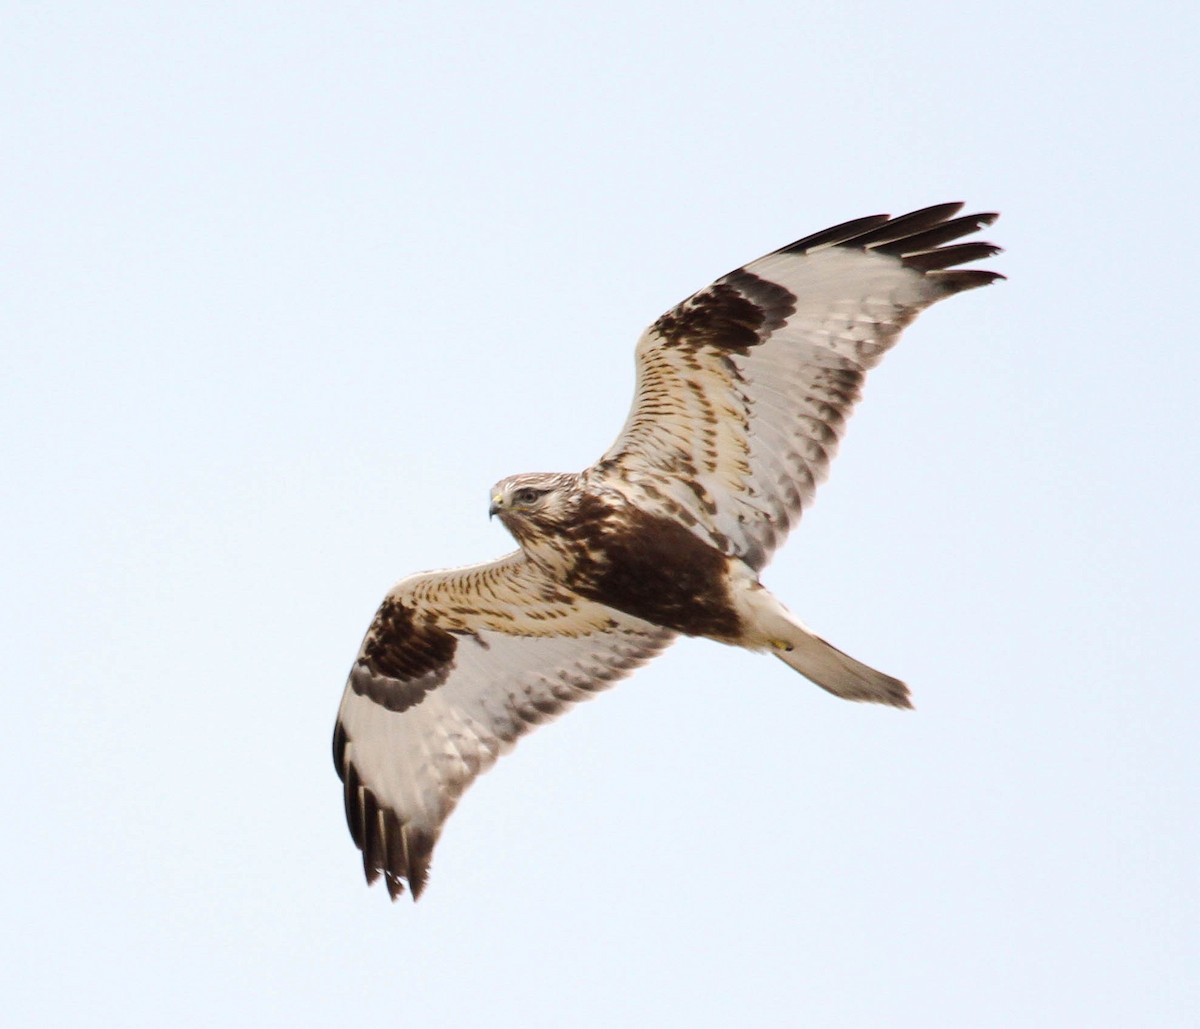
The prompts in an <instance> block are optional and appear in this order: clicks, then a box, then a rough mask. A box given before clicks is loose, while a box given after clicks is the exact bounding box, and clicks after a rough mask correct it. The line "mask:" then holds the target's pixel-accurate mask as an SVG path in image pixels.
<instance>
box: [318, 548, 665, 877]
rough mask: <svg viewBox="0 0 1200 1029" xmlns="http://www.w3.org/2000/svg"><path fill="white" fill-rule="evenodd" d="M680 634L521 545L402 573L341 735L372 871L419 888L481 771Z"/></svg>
mask: <svg viewBox="0 0 1200 1029" xmlns="http://www.w3.org/2000/svg"><path fill="white" fill-rule="evenodd" d="M673 638H674V634H673V633H672V632H670V631H669V630H666V629H661V628H659V627H657V626H654V625H651V624H649V623H648V622H642V621H640V620H638V619H636V618H631V617H629V616H627V615H623V614H621V613H619V612H617V611H613V610H611V609H610V608H607V607H604V606H602V605H600V604H596V603H593V602H591V601H588V600H585V599H583V598H582V597H578V596H575V595H574V594H572V593H569V592H567V591H565V590H563V589H562V588H561V587H559V586H556V585H555V584H554V583H553V582H551V581H550V580H549V579H547V578H546V577H545V576H544V575H543V574H542V573H541V572H540V571H539V570H538V569H537V567H536V566H535V565H533V564H532V563H530V562H529V561H528V560H526V558H525V557H524V556H523V555H522V554H521V553H520V552H518V553H514V554H510V555H508V556H507V557H505V558H501V559H500V560H499V561H495V562H492V563H491V564H485V565H477V566H475V567H471V568H462V569H457V570H454V571H448V572H430V573H427V574H424V575H416V576H413V577H412V578H409V579H405V580H404V581H403V582H401V583H400V584H399V585H397V586H396V587H395V588H394V589H393V590H392V591H391V592H390V593H389V594H388V595H387V597H386V598H385V599H384V601H383V604H382V606H381V607H380V608H379V612H378V614H376V616H375V620H374V622H373V623H372V624H371V628H370V629H369V630H368V632H367V636H366V639H365V640H364V641H363V645H362V649H361V650H360V652H359V655H358V660H357V661H356V662H355V664H354V668H353V669H352V670H351V672H350V680H349V682H348V683H347V685H346V692H345V694H344V695H343V697H342V705H341V708H340V709H339V711H338V720H337V728H336V729H335V730H334V737H333V761H334V765H335V766H336V768H337V771H338V775H340V776H341V778H342V782H343V784H344V786H345V795H346V818H347V821H348V822H349V825H350V834H351V835H352V836H353V837H354V842H355V843H356V844H358V847H359V849H360V850H361V851H362V853H363V868H364V871H365V872H366V876H367V881H368V882H374V881H375V880H376V879H378V878H379V876H380V874H381V873H382V874H383V877H384V879H385V881H386V883H387V888H388V893H390V894H391V896H392V899H395V898H396V897H397V896H399V895H400V894H401V893H402V892H404V883H405V882H406V881H407V883H408V886H409V888H410V889H411V890H412V895H413V898H414V899H416V897H417V896H419V894H420V892H421V890H422V888H423V887H424V885H425V881H426V878H427V875H428V870H429V861H430V856H431V854H432V852H433V847H434V844H435V843H436V842H437V838H438V835H439V834H440V832H441V828H442V823H443V822H445V820H446V818H447V817H448V816H449V814H450V812H451V811H452V810H453V809H454V806H455V804H456V803H457V802H458V798H459V797H460V796H461V795H462V793H463V791H464V790H465V789H466V788H467V786H468V785H470V783H471V781H472V780H473V779H474V778H475V777H476V776H477V775H479V774H480V773H481V772H484V771H486V770H487V769H488V768H489V767H491V765H492V763H493V762H494V761H495V760H496V758H497V757H499V756H500V755H501V754H502V753H504V752H505V751H507V750H508V749H510V748H511V747H512V746H513V744H514V743H515V742H516V740H517V738H518V737H520V736H521V735H522V734H523V733H526V732H528V731H529V730H530V729H532V728H533V727H534V726H535V725H537V724H538V723H539V722H543V721H546V720H547V719H550V718H553V717H554V716H555V715H557V714H559V713H561V712H562V711H563V710H564V709H566V708H567V707H569V706H570V705H571V704H573V703H575V702H576V701H579V700H586V699H587V698H588V697H590V696H591V695H592V694H593V693H595V692H596V691H598V690H601V689H603V688H604V687H606V686H608V685H609V684H610V683H612V682H614V681H616V680H617V679H619V678H621V677H622V676H624V675H626V674H627V673H628V672H630V671H632V670H633V669H634V668H636V667H637V666H638V665H640V664H642V663H643V662H644V661H646V660H648V659H649V658H651V657H653V656H654V655H655V654H657V653H658V652H659V651H661V650H662V649H663V648H664V647H666V646H667V644H668V643H670V642H671V640H672V639H673Z"/></svg>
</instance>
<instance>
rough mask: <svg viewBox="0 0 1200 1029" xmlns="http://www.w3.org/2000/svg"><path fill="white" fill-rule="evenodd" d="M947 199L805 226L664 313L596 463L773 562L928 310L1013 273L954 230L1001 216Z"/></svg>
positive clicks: (601, 476) (610, 476) (727, 545)
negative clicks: (892, 355)
mask: <svg viewBox="0 0 1200 1029" xmlns="http://www.w3.org/2000/svg"><path fill="white" fill-rule="evenodd" d="M961 207H962V205H961V204H941V205H938V206H937V207H929V208H925V209H923V210H920V211H914V212H912V213H911V214H907V215H904V216H902V217H898V218H890V217H888V216H887V215H874V216H871V217H868V218H860V219H858V220H856V221H852V222H846V223H845V224H843V225H838V226H835V227H833V228H831V229H826V230H825V231H824V232H820V233H817V234H815V235H812V236H809V237H806V238H805V239H802V240H799V241H797V242H795V243H793V244H791V245H790V246H787V247H784V248H783V249H782V250H777V251H776V252H775V253H773V254H768V255H767V256H766V257H763V258H760V259H759V260H757V261H754V262H752V263H751V264H748V265H746V266H745V267H744V268H739V269H738V270H737V271H734V272H731V273H730V274H728V275H726V276H724V277H723V278H721V279H718V280H717V281H716V282H715V283H713V284H712V285H711V286H709V287H707V288H706V289H703V290H701V291H700V292H699V293H697V294H695V295H694V296H692V297H690V298H688V299H687V300H685V301H684V302H683V303H681V304H679V305H678V306H677V307H675V308H674V309H673V310H671V311H669V312H667V313H666V314H664V315H663V316H662V317H661V318H659V319H658V321H657V322H655V323H654V325H652V326H651V327H650V328H649V329H648V330H647V331H646V333H645V334H644V335H643V336H642V339H641V341H640V342H639V343H638V347H637V368H638V378H637V389H636V392H635V396H634V403H633V408H632V410H631V411H630V414H629V418H628V420H627V421H626V423H625V427H624V429H623V430H622V432H621V434H620V436H619V437H618V439H617V441H616V443H614V444H613V446H612V448H611V449H610V450H609V451H608V452H607V453H606V454H605V455H604V457H603V458H601V460H600V461H599V462H598V463H597V464H596V465H595V466H594V467H593V468H592V469H591V470H590V472H589V473H588V474H589V477H591V478H592V479H593V480H594V481H595V482H596V483H598V484H605V483H607V484H612V485H615V486H616V487H617V488H619V489H621V490H622V492H624V493H626V494H632V495H634V496H635V497H636V502H637V503H638V504H639V506H642V507H643V508H645V509H648V510H652V511H656V512H658V513H662V514H664V515H667V516H668V517H671V518H674V519H677V520H679V521H682V522H683V523H684V524H686V525H687V526H688V527H689V528H690V529H691V530H692V531H693V532H695V533H696V534H698V535H700V536H702V537H703V538H705V539H707V540H709V541H710V542H712V543H713V544H714V545H715V546H717V547H718V548H720V549H721V550H722V551H724V552H725V553H727V554H731V555H736V556H739V557H741V558H742V559H743V560H745V561H746V562H747V563H749V564H750V565H751V566H753V567H755V568H761V567H762V566H763V565H764V564H765V563H766V561H767V559H768V558H769V557H770V555H771V553H772V551H773V550H774V549H775V547H777V546H778V545H779V544H780V543H781V542H782V541H783V538H784V537H785V536H786V534H787V532H788V530H789V529H790V528H791V526H792V525H793V524H794V523H795V521H796V520H797V519H798V518H799V515H800V513H801V511H802V509H803V508H804V507H805V505H807V504H808V502H809V501H810V500H811V498H812V496H813V493H814V491H815V489H816V486H817V484H818V483H819V482H820V481H821V480H822V479H823V478H824V477H825V475H826V473H827V471H828V467H829V463H830V461H831V459H832V458H833V455H834V452H835V450H836V448H837V445H838V442H839V440H840V439H841V436H842V432H843V429H844V428H845V424H846V420H847V418H848V417H849V416H850V413H851V411H852V410H853V408H854V405H855V403H856V402H857V401H858V399H859V396H860V394H861V390H862V384H863V379H864V377H865V376H866V373H867V372H868V370H870V369H871V368H872V367H874V366H875V365H876V364H877V363H878V362H879V360H880V359H881V358H882V356H883V354H884V353H885V352H886V351H887V350H888V348H890V347H891V346H892V345H893V344H894V343H895V342H896V339H897V337H898V336H899V335H900V332H901V330H902V329H904V327H905V326H906V325H908V323H909V322H911V321H912V320H913V319H914V318H915V317H916V316H917V315H918V314H919V313H920V312H921V311H923V310H924V309H925V308H926V307H929V306H930V305H931V304H933V303H935V302H936V301H938V300H941V299H943V298H944V297H948V296H951V295H953V294H955V293H958V292H961V291H963V290H966V289H972V288H974V287H976V286H983V285H987V284H988V283H990V282H993V281H994V280H996V279H998V278H1002V276H1000V275H998V274H997V273H995V272H989V271H979V270H974V269H963V268H959V267H957V266H958V265H960V264H963V263H966V262H970V261H975V260H978V259H980V258H984V257H989V256H991V255H993V254H995V253H997V252H998V251H999V248H998V247H995V246H992V245H991V244H988V243H980V242H967V243H955V242H954V241H955V240H959V239H961V238H962V237H964V236H967V235H969V234H971V233H972V232H975V231H977V230H978V229H980V228H982V227H983V226H985V225H990V224H991V223H992V222H993V221H994V220H995V218H996V215H994V214H973V215H966V216H963V217H956V215H958V212H959V210H960V208H961Z"/></svg>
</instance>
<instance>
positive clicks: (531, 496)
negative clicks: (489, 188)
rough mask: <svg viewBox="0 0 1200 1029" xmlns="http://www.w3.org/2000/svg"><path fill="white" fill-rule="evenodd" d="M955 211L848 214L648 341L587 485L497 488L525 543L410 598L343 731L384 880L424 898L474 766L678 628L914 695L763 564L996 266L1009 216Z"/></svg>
mask: <svg viewBox="0 0 1200 1029" xmlns="http://www.w3.org/2000/svg"><path fill="white" fill-rule="evenodd" d="M961 206H962V205H961V204H941V205H938V206H936V207H930V208H926V209H924V210H921V211H915V212H913V213H911V214H908V215H904V216H903V217H899V218H889V217H888V216H886V215H873V216H871V217H867V218H860V219H858V220H856V221H853V222H847V223H845V224H843V225H838V226H835V227H833V228H830V229H827V230H825V231H824V232H819V233H817V234H815V235H813V236H809V237H807V238H805V239H802V240H799V241H798V242H796V243H793V244H791V245H790V246H787V247H784V248H783V249H782V250H777V251H775V252H774V253H772V254H768V255H767V256H766V257H762V258H760V259H759V260H757V261H754V262H752V263H750V264H748V265H746V266H745V267H743V268H739V269H737V270H736V271H734V272H731V273H730V274H728V275H726V276H724V277H723V278H721V279H718V280H717V281H716V282H715V283H713V284H712V285H710V286H708V287H706V288H705V289H703V290H701V291H700V292H699V293H696V294H695V295H694V296H692V297H690V298H688V299H687V300H685V301H683V303H681V304H679V305H678V306H676V307H675V308H673V309H672V310H671V311H668V312H667V313H666V314H664V315H663V316H662V317H661V318H659V319H658V321H656V322H655V323H654V324H653V325H652V326H651V327H650V328H649V329H648V330H647V331H646V333H645V334H644V335H643V336H642V338H641V340H640V341H639V343H638V346H637V370H638V379H637V388H636V392H635V396H634V402H633V407H632V409H631V411H630V413H629V417H628V419H627V420H626V423H625V426H624V428H623V429H622V431H621V433H620V435H619V436H618V437H617V441H616V442H615V443H614V444H613V446H612V447H611V448H610V449H609V450H608V452H607V453H606V454H604V456H603V457H601V459H600V460H599V461H598V462H597V463H596V464H595V465H593V466H592V467H591V468H588V469H587V470H585V471H583V472H580V473H578V474H574V473H571V474H530V475H515V476H512V477H510V478H508V479H504V480H502V481H501V482H500V483H498V484H497V485H496V487H494V489H493V491H492V513H493V514H497V515H499V517H500V519H501V521H502V522H503V523H504V524H505V526H506V527H507V528H508V529H509V531H510V532H512V534H513V536H514V537H515V538H516V540H517V542H518V543H519V544H520V549H519V550H517V551H516V552H514V553H512V554H509V555H507V556H506V557H503V558H501V559H500V560H498V561H493V562H491V563H490V564H482V565H476V566H474V567H470V568H461V569H455V570H451V571H441V572H429V573H425V574H422V575H415V576H412V577H410V578H408V579H405V580H403V581H402V582H400V583H399V584H398V585H397V586H395V587H394V588H393V589H392V591H391V592H390V593H389V594H388V596H387V597H386V598H385V600H384V602H383V605H382V606H381V607H380V609H379V612H378V614H377V615H376V617H375V620H374V622H373V623H372V625H371V627H370V629H369V630H368V632H367V636H366V639H365V640H364V641H363V645H362V649H361V650H360V652H359V657H358V660H357V661H356V662H355V665H354V667H353V669H352V670H351V673H350V680H349V683H348V684H347V687H346V692H345V695H344V697H343V700H342V705H341V708H340V710H339V712H338V721H337V728H336V730H335V732H334V747H333V749H334V763H335V765H336V767H337V771H338V774H339V775H340V776H341V778H342V781H343V783H344V786H345V804H346V815H347V819H348V822H349V825H350V832H351V834H352V836H353V837H354V841H355V843H356V844H357V845H358V847H359V849H360V850H361V851H362V853H363V867H364V870H365V872H366V876H367V880H368V882H373V881H374V880H376V879H377V878H378V877H379V876H380V875H381V874H382V876H383V877H384V880H385V882H386V884H387V888H388V892H389V893H390V894H391V896H392V897H393V898H395V897H397V896H398V895H399V894H400V893H402V892H403V890H404V886H405V884H406V883H407V885H408V887H409V888H410V889H411V891H412V894H413V897H414V899H415V898H416V897H417V896H419V894H420V892H421V890H422V889H423V887H424V885H425V883H426V879H427V876H428V869H429V862H430V857H431V855H432V852H433V847H434V844H435V843H436V842H437V838H438V835H439V833H440V832H441V828H442V824H443V823H444V822H445V820H446V818H447V817H448V816H449V814H450V812H451V811H452V810H453V808H454V805H455V804H456V803H457V801H458V798H459V797H460V796H461V795H462V792H463V791H464V790H465V789H466V788H467V786H468V785H469V784H470V782H471V781H472V780H473V779H474V778H475V776H477V775H479V774H480V773H481V772H483V771H485V770H486V769H487V768H489V767H490V766H491V764H492V763H493V762H494V761H495V760H496V758H497V757H498V756H499V755H500V754H501V753H503V752H504V751H506V750H507V749H509V748H510V747H511V746H512V745H513V744H514V743H515V741H516V740H517V738H518V737H519V736H521V735H522V734H523V733H524V732H527V731H528V730H529V729H530V728H532V727H533V726H534V725H536V724H538V723H539V722H542V721H544V720H546V719H548V718H551V717H554V716H555V715H557V714H559V713H560V712H561V711H563V710H564V709H565V708H566V707H568V706H569V705H571V704H573V703H575V702H576V701H578V700H584V699H586V698H587V697H589V696H591V695H592V694H593V693H594V692H596V691H597V690H600V689H603V688H604V687H606V686H608V685H609V684H610V683H611V682H613V681H615V680H616V679H619V678H621V677H622V676H624V675H626V674H628V673H629V672H630V671H632V670H633V669H634V668H636V667H637V666H638V665H640V664H642V663H643V662H645V661H647V660H649V659H650V658H651V657H653V656H654V655H655V654H657V653H659V651H661V650H662V649H663V648H665V647H666V646H667V645H668V644H669V643H670V642H671V641H672V640H673V639H674V638H675V636H676V635H678V634H684V635H692V636H705V637H708V638H710V639H715V640H718V641H720V642H722V643H727V644H731V645H735V646H742V647H746V648H748V649H751V650H761V651H766V652H770V653H773V654H775V656H777V657H779V658H780V659H781V660H783V661H785V662H786V663H787V664H788V665H790V666H791V667H793V668H795V669H796V670H797V671H799V672H801V673H802V674H804V675H806V676H807V677H808V678H810V679H811V680H813V681H814V682H815V683H817V685H819V686H822V687H823V688H824V689H826V690H828V691H830V692H831V693H834V694H836V695H838V696H841V697H845V698H847V699H850V700H866V701H875V702H879V703H884V704H892V705H894V706H897V707H907V706H909V701H908V691H907V689H906V687H905V686H904V684H903V683H901V682H899V681H898V680H896V679H893V678H891V677H890V676H886V675H883V674H882V673H880V672H877V671H875V670H874V669H871V668H868V667H867V666H866V665H863V664H861V663H860V662H858V661H855V660H854V659H853V658H851V657H849V656H848V655H846V654H843V653H842V652H841V651H839V650H837V649H835V648H834V647H832V646H830V645H829V644H828V643H826V642H825V641H823V640H821V639H820V638H819V637H817V636H815V635H813V634H812V633H811V632H810V631H809V630H807V629H806V628H805V627H804V626H803V625H802V623H800V622H799V621H797V620H796V618H795V617H794V616H792V615H791V614H790V613H789V612H788V611H787V610H786V609H785V608H784V607H783V605H782V604H780V603H779V601H777V600H776V599H775V598H774V597H773V596H772V595H771V594H770V593H769V592H768V591H767V590H766V589H764V588H763V587H762V586H761V585H760V584H759V582H758V572H759V571H760V570H761V569H762V568H763V566H764V565H765V564H766V563H767V561H768V560H769V558H770V556H771V554H772V553H773V551H774V550H775V548H776V547H777V546H779V544H781V543H782V542H783V539H784V537H785V536H786V534H787V532H788V530H789V529H790V528H791V527H792V525H793V524H795V522H796V520H797V518H798V517H799V516H800V513H801V512H802V511H803V509H804V507H805V506H806V505H807V504H808V502H809V501H810V500H811V499H812V496H813V492H814V490H815V489H816V486H817V484H818V483H819V482H820V481H821V480H822V479H823V478H824V477H825V475H826V472H827V471H828V467H829V462H830V460H831V459H832V458H833V455H834V452H835V450H836V447H837V444H838V441H839V440H840V438H841V435H842V432H843V429H844V427H845V423H846V419H847V418H848V417H849V415H850V413H851V411H852V409H853V407H854V404H855V403H856V402H857V400H858V398H859V396H860V392H861V389H862V383H863V379H864V377H865V375H866V373H867V371H869V370H870V369H871V368H872V367H874V366H875V364H877V363H878V362H879V360H880V358H881V357H882V356H883V354H884V353H885V352H886V351H887V350H888V349H889V348H890V347H891V346H892V344H894V343H895V341H896V339H897V337H898V336H899V334H900V332H901V330H902V329H903V328H904V327H905V326H906V325H907V324H908V323H909V322H911V321H912V320H913V318H915V317H916V316H917V315H918V314H919V313H920V312H921V311H922V310H924V309H925V308H926V307H928V306H930V305H931V304H933V303H935V302H936V301H938V300H941V299H943V298H944V297H948V296H951V295H953V294H954V293H958V292H961V291H963V290H966V289H972V288H974V287H976V286H983V285H986V284H988V283H990V282H992V281H994V280H995V279H997V278H1000V277H1001V276H999V275H998V274H997V273H995V272H988V271H978V270H972V269H962V268H959V267H958V265H961V264H964V263H968V262H971V261H975V260H978V259H980V258H983V257H989V256H991V255H993V254H995V253H997V252H998V250H999V248H997V247H994V246H992V245H991V244H988V243H980V242H968V243H954V241H955V240H958V239H961V238H962V237H964V236H967V235H969V234H971V233H972V232H975V231H976V230H978V229H979V228H981V227H982V226H984V225H989V224H991V222H992V221H994V220H995V217H996V216H995V215H994V214H977V215H968V216H965V217H956V215H957V214H958V211H959V209H960V208H961Z"/></svg>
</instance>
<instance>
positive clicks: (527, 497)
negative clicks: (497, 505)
mask: <svg viewBox="0 0 1200 1029" xmlns="http://www.w3.org/2000/svg"><path fill="white" fill-rule="evenodd" d="M541 495H542V491H541V490H540V489H534V488H533V487H532V486H525V487H523V488H522V489H519V490H517V491H516V492H515V493H514V494H513V500H515V501H516V502H517V503H518V504H532V503H533V502H534V501H535V500H537V498H538V497H540V496H541Z"/></svg>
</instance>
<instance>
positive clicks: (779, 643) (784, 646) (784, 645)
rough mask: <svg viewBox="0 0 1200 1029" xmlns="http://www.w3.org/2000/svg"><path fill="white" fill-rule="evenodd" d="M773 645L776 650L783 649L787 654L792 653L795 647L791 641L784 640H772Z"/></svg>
mask: <svg viewBox="0 0 1200 1029" xmlns="http://www.w3.org/2000/svg"><path fill="white" fill-rule="evenodd" d="M771 646H773V647H774V648H775V649H776V650H782V651H783V652H784V653H785V654H790V653H791V652H792V650H793V649H794V648H793V647H792V645H791V644H790V643H784V642H783V641H782V640H771Z"/></svg>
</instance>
